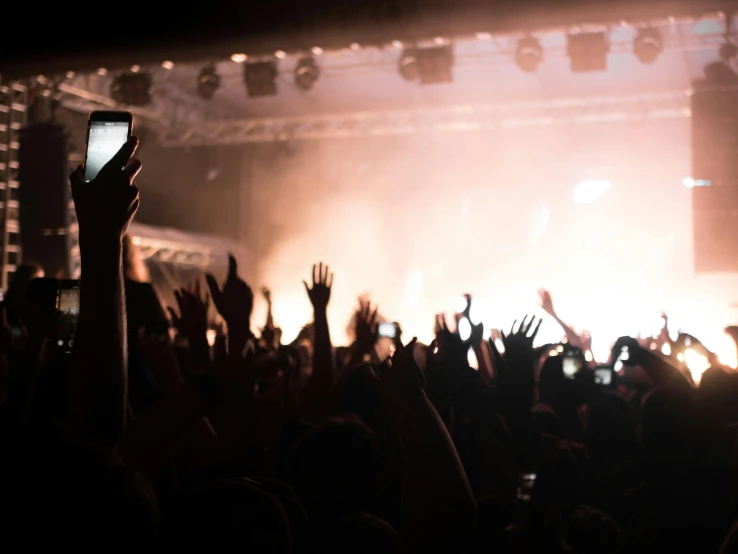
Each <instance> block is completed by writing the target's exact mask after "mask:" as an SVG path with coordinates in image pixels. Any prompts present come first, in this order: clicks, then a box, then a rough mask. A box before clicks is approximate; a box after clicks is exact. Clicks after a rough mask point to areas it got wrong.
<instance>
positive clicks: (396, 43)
mask: <svg viewBox="0 0 738 554" xmlns="http://www.w3.org/2000/svg"><path fill="white" fill-rule="evenodd" d="M403 46H404V44H402V41H401V40H393V41H392V47H393V48H397V49H398V50H399V49H400V48H402V47H403Z"/></svg>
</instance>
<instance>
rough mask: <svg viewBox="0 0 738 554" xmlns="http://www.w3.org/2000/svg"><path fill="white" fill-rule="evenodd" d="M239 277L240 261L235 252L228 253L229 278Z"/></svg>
mask: <svg viewBox="0 0 738 554" xmlns="http://www.w3.org/2000/svg"><path fill="white" fill-rule="evenodd" d="M235 279H238V262H237V261H236V257H235V256H234V255H233V254H230V253H229V254H228V280H229V281H231V280H235Z"/></svg>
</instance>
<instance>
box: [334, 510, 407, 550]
mask: <svg viewBox="0 0 738 554" xmlns="http://www.w3.org/2000/svg"><path fill="white" fill-rule="evenodd" d="M397 539H398V533H397V531H395V530H394V529H393V528H392V526H391V525H390V524H389V523H387V522H386V521H385V520H383V519H380V518H378V517H376V516H373V515H371V514H367V513H358V514H350V515H347V516H345V517H343V518H342V519H341V520H340V521H338V522H337V523H334V524H332V525H331V526H330V528H328V529H326V530H325V532H324V533H323V538H322V540H321V541H320V542H321V543H322V545H323V548H321V550H320V552H323V553H324V554H346V553H347V552H351V553H352V554H390V553H391V552H392V551H393V550H392V549H393V546H394V545H395V542H396V541H397Z"/></svg>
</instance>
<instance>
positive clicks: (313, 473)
mask: <svg viewBox="0 0 738 554" xmlns="http://www.w3.org/2000/svg"><path fill="white" fill-rule="evenodd" d="M374 441H375V436H374V432H373V431H372V430H371V429H369V427H367V426H366V425H365V424H364V423H363V422H362V421H361V420H359V419H358V418H357V417H355V416H353V415H345V416H341V417H335V418H331V419H329V420H328V421H326V422H325V423H323V424H322V425H320V426H318V427H316V428H315V429H312V430H311V431H308V432H307V433H306V434H305V435H304V436H303V437H302V439H301V440H300V441H299V443H298V444H297V446H296V448H295V451H294V456H293V459H292V464H291V471H290V474H291V481H292V482H291V484H292V487H293V488H294V490H295V492H296V493H297V496H298V498H299V499H300V501H301V502H302V503H303V505H304V506H305V509H306V510H307V512H308V515H309V516H310V517H311V518H317V519H323V518H327V519H333V520H334V519H335V518H336V517H338V516H343V515H346V514H351V513H355V512H365V511H371V509H372V507H373V505H374V502H375V498H376V494H377V490H376V489H377V480H378V470H379V468H380V464H379V462H378V453H377V450H376V447H375V442H374Z"/></svg>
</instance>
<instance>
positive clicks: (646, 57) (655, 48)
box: [633, 28, 664, 63]
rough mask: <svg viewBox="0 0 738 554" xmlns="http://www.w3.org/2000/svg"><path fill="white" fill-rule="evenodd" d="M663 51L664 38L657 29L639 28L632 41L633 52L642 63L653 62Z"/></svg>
mask: <svg viewBox="0 0 738 554" xmlns="http://www.w3.org/2000/svg"><path fill="white" fill-rule="evenodd" d="M663 51H664V39H663V37H662V36H661V32H660V31H659V30H658V29H651V28H648V29H639V30H638V34H637V35H636V37H635V40H634V41H633V52H635V55H636V56H637V57H638V59H639V60H641V62H643V63H653V62H655V61H656V59H657V58H658V57H659V55H661V52H663Z"/></svg>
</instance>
